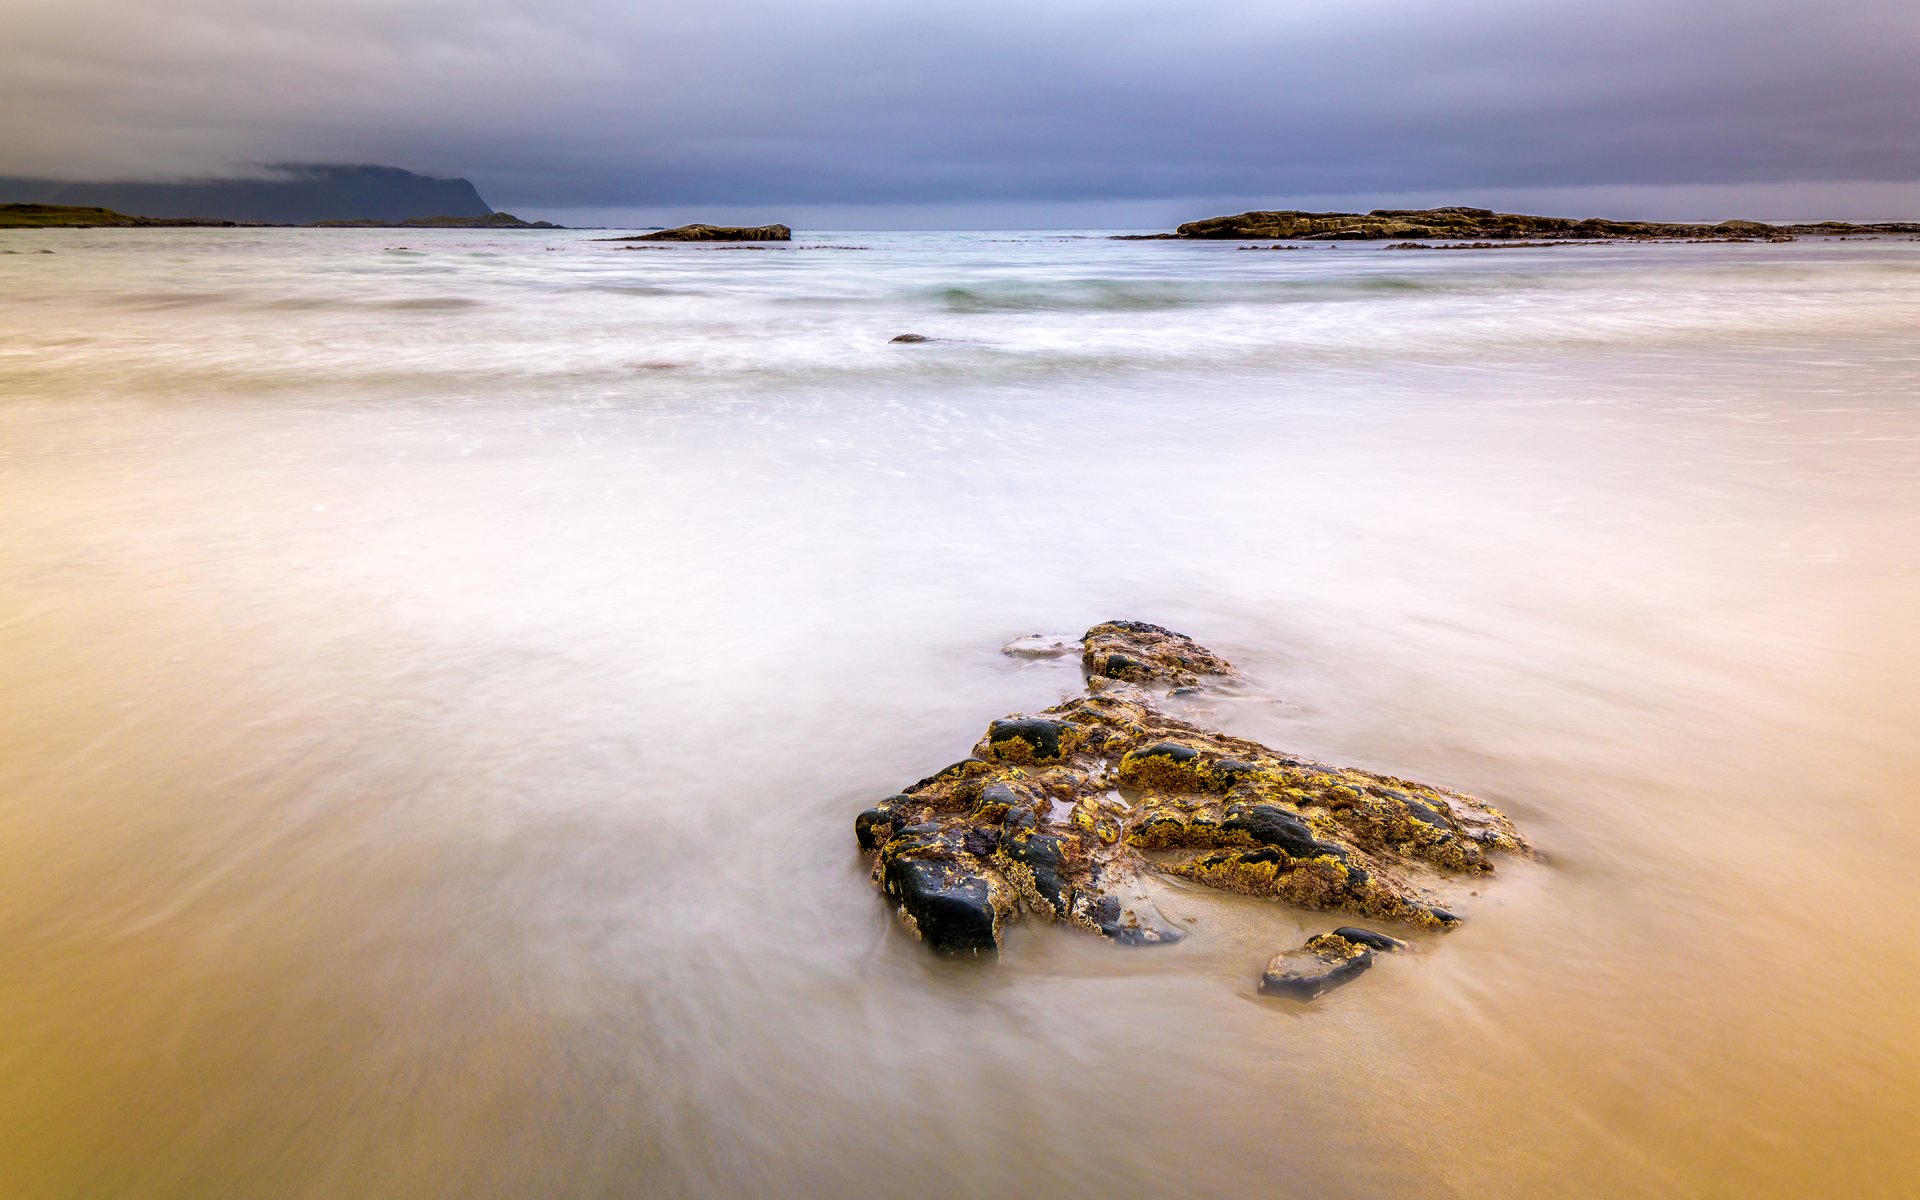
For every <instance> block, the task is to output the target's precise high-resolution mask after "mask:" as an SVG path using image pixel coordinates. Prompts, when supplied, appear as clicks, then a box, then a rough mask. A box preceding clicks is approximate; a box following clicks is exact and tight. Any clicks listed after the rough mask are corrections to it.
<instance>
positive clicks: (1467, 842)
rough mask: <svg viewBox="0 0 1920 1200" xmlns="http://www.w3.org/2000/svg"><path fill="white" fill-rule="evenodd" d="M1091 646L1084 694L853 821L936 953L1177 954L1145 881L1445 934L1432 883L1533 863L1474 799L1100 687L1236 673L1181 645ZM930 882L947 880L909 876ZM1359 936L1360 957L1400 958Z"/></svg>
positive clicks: (1126, 641)
mask: <svg viewBox="0 0 1920 1200" xmlns="http://www.w3.org/2000/svg"><path fill="white" fill-rule="evenodd" d="M1036 636H1037V635H1036ZM1081 645H1082V648H1083V654H1082V664H1083V667H1084V668H1085V670H1086V672H1087V686H1088V690H1087V691H1086V692H1084V693H1082V694H1080V695H1078V696H1075V697H1073V698H1071V699H1068V700H1065V701H1063V702H1061V703H1060V704H1056V705H1054V706H1053V707H1051V708H1048V709H1046V710H1044V711H1041V712H1037V713H1030V714H1015V715H1013V716H1009V717H1004V718H1002V719H1000V720H998V721H994V722H992V723H991V724H990V725H989V727H988V729H987V732H986V735H985V736H984V737H983V738H982V739H981V740H980V741H979V742H978V743H977V744H976V745H975V746H974V748H973V752H972V756H971V757H969V758H965V759H962V760H961V761H959V762H956V763H954V764H952V765H951V766H948V767H946V768H944V769H942V770H940V771H937V772H935V773H934V774H932V775H929V776H928V777H926V778H925V779H922V780H920V781H918V782H917V783H914V784H912V785H911V786H909V787H907V788H904V789H902V791H901V792H900V793H899V794H898V795H894V796H890V797H887V798H886V799H884V800H882V801H880V802H878V803H877V804H875V805H874V806H873V807H872V808H870V809H868V810H867V811H866V812H863V813H861V814H860V816H859V817H858V818H857V819H856V821H855V834H856V836H857V838H858V839H859V842H860V846H861V849H863V850H865V851H866V852H868V853H870V854H872V855H874V879H875V881H876V882H878V883H879V884H881V886H882V887H883V888H884V889H885V891H886V893H887V895H888V896H889V897H891V898H892V899H893V900H894V901H895V903H896V905H897V906H898V907H899V909H900V911H901V913H902V915H903V916H904V917H906V918H910V924H911V925H912V927H913V928H914V929H915V930H916V931H917V932H918V933H919V934H920V935H921V936H922V937H923V938H926V939H927V940H928V941H929V942H930V943H933V944H935V948H936V949H943V952H951V950H952V948H953V947H959V948H961V949H968V950H973V951H983V950H984V949H986V948H987V945H988V944H989V943H991V944H993V945H998V943H999V939H1000V934H1001V931H1002V930H1003V929H1004V928H1005V926H1006V924H1007V923H1008V922H1010V921H1013V920H1017V919H1019V917H1020V916H1021V915H1022V913H1025V914H1027V915H1031V916H1034V917H1036V918H1040V919H1045V920H1058V921H1063V922H1065V923H1067V924H1070V925H1074V926H1077V927H1080V928H1083V929H1087V930H1089V931H1092V932H1096V933H1099V934H1101V935H1103V936H1105V937H1107V938H1109V939H1112V940H1113V941H1115V942H1118V943H1122V944H1127V945H1142V944H1155V943H1163V942H1171V941H1175V940H1178V938H1179V937H1180V936H1182V934H1181V931H1180V930H1179V929H1177V928H1175V927H1174V926H1173V925H1172V923H1171V922H1169V921H1167V920H1166V918H1165V917H1164V916H1162V915H1161V914H1160V913H1159V912H1158V911H1157V909H1155V908H1154V906H1153V903H1152V901H1151V899H1150V898H1148V896H1147V893H1146V891H1145V890H1144V888H1143V886H1142V883H1143V879H1144V877H1145V876H1147V875H1149V874H1161V875H1166V876H1171V877H1175V878H1178V879H1182V880H1186V881H1189V882H1191V883H1197V884H1202V885H1205V886H1207V887H1212V888H1218V889H1221V890H1223V891H1232V892H1240V893H1244V894H1247V895H1253V896H1263V897H1268V898H1272V899H1278V900H1282V901H1285V902H1287V903H1289V904H1293V905H1296V906H1299V907H1303V908H1309V909H1322V910H1337V911H1344V912H1350V913H1354V914H1356V915H1359V916H1364V917H1368V918H1371V919H1373V920H1379V921H1398V922H1402V923H1404V924H1406V925H1409V926H1413V927H1416V928H1427V929H1439V928H1444V927H1446V926H1447V925H1449V924H1451V923H1453V922H1454V921H1455V920H1457V918H1456V917H1455V916H1454V915H1453V913H1452V912H1450V911H1448V910H1447V909H1446V908H1444V907H1441V906H1440V904H1439V901H1440V900H1441V897H1440V896H1438V895H1436V894H1434V893H1433V891H1432V890H1431V889H1432V887H1433V886H1434V884H1435V883H1436V882H1438V881H1443V880H1445V879H1446V878H1447V877H1448V876H1467V877H1471V878H1478V877H1480V876H1483V875H1486V874H1487V873H1489V872H1491V871H1492V870H1493V869H1494V868H1493V862H1492V858H1493V856H1495V855H1498V854H1512V855H1524V854H1526V853H1528V848H1527V845H1526V843H1525V842H1524V841H1523V840H1522V839H1521V837H1520V835H1519V834H1518V832H1516V831H1515V830H1514V828H1513V825H1512V823H1511V822H1510V821H1508V820H1507V818H1506V817H1505V816H1504V815H1502V814H1501V813H1500V812H1499V811H1498V810H1497V809H1494V808H1492V807H1490V806H1488V805H1486V804H1484V803H1482V802H1481V801H1479V800H1476V799H1474V798H1473V797H1471V796H1468V795H1465V794H1463V793H1460V792H1454V791H1449V790H1447V789H1445V788H1438V787H1431V786H1428V785H1424V784H1419V783H1414V782H1411V781H1409V780H1405V779H1400V778H1396V777H1392V776H1386V775H1378V774H1374V773H1372V772H1369V771H1361V770H1357V769H1354V768H1350V767H1338V766H1331V765H1328V764H1325V763H1319V762H1315V761H1312V760H1310V759H1305V758H1301V757H1298V756H1295V755H1291V754H1285V753H1282V752H1279V751H1276V750H1273V749H1270V748H1269V747H1266V746H1263V745H1261V744H1260V743H1258V742H1252V741H1248V740H1246V739H1243V738H1236V737H1232V736H1229V735H1227V734H1224V733H1219V732H1216V731H1213V730H1208V729H1204V728H1202V727H1200V726H1198V725H1194V724H1192V723H1189V722H1187V721H1185V720H1181V719H1179V718H1177V717H1174V716H1170V715H1168V714H1166V713H1164V712H1162V711H1160V709H1159V708H1158V707H1156V701H1155V697H1154V695H1153V694H1152V693H1151V692H1149V691H1148V690H1147V688H1146V687H1145V686H1142V684H1140V683H1135V682H1130V681H1128V680H1126V679H1124V678H1115V677H1112V676H1110V675H1108V674H1105V673H1104V672H1107V671H1111V670H1113V669H1114V668H1115V663H1114V660H1115V659H1116V658H1124V659H1125V660H1126V661H1125V663H1123V664H1122V665H1121V668H1120V669H1121V670H1122V672H1123V673H1124V674H1131V675H1137V676H1140V677H1142V678H1144V679H1145V680H1147V681H1148V682H1152V683H1156V684H1164V683H1165V682H1167V681H1168V680H1169V679H1170V678H1174V677H1179V676H1183V675H1184V676H1190V677H1192V678H1193V679H1194V680H1195V681H1196V682H1197V681H1200V680H1204V679H1217V678H1220V677H1222V676H1225V675H1228V674H1230V673H1231V672H1232V670H1233V668H1232V667H1231V666H1230V665H1228V663H1227V662H1226V660H1225V659H1222V658H1220V657H1219V656H1218V655H1216V654H1214V653H1213V652H1212V651H1210V650H1208V649H1206V648H1205V647H1203V646H1200V645H1199V644H1197V643H1195V642H1194V641H1193V640H1192V639H1191V638H1188V637H1186V636H1185V635H1183V634H1178V633H1174V632H1172V631H1171V630H1167V629H1164V628H1162V627H1160V626H1157V625H1145V624H1141V623H1137V622H1128V621H1111V622H1107V623H1105V624H1102V625H1096V626H1095V627H1094V628H1092V629H1090V630H1088V631H1087V633H1086V635H1085V637H1084V638H1082V639H1081ZM1183 686H1191V685H1183ZM926 863H937V864H939V865H938V868H937V869H936V868H935V867H932V866H925V865H910V864H926ZM1351 932H1353V933H1354V934H1355V935H1356V937H1355V939H1353V940H1351V941H1350V942H1349V943H1348V944H1350V945H1352V946H1353V947H1355V948H1356V949H1358V950H1368V949H1371V948H1387V947H1386V946H1383V945H1382V943H1394V945H1396V946H1397V945H1398V943H1397V942H1394V939H1391V938H1388V937H1386V936H1385V935H1383V934H1374V933H1371V932H1370V931H1365V930H1358V929H1353V930H1351ZM1323 936H1331V935H1323ZM1369 939H1371V940H1369ZM1329 946H1330V944H1328V945H1323V946H1321V949H1322V950H1325V949H1328V948H1329ZM1331 948H1332V949H1336V950H1337V949H1338V947H1331ZM1345 957H1353V956H1351V955H1348V956H1345ZM1342 961H1343V962H1344V961H1345V958H1343V959H1342ZM1358 969H1360V968H1352V970H1356V971H1357V970H1358Z"/></svg>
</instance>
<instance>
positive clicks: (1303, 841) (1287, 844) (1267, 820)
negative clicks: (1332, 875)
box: [1220, 804, 1346, 858]
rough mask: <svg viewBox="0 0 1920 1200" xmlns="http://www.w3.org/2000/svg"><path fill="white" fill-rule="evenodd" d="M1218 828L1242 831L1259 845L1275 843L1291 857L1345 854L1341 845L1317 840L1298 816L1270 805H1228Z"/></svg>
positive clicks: (1338, 856)
mask: <svg viewBox="0 0 1920 1200" xmlns="http://www.w3.org/2000/svg"><path fill="white" fill-rule="evenodd" d="M1220 827H1221V828H1222V829H1225V830H1227V831H1228V832H1229V833H1234V832H1238V833H1244V834H1246V835H1247V836H1248V837H1251V838H1252V839H1253V840H1254V841H1256V842H1258V843H1259V844H1260V845H1262V846H1276V847H1278V848H1279V849H1281V850H1284V851H1286V852H1287V854H1289V855H1290V856H1292V857H1294V858H1318V857H1319V856H1321V855H1323V854H1330V855H1333V856H1334V857H1335V858H1344V857H1345V856H1346V851H1345V848H1344V847H1341V846H1337V845H1334V844H1333V843H1331V842H1323V841H1321V840H1320V839H1319V838H1317V837H1315V836H1314V835H1313V829H1312V827H1311V826H1309V825H1308V824H1307V823H1306V821H1304V820H1302V819H1301V818H1300V817H1299V815H1297V814H1295V813H1290V812H1288V811H1287V810H1286V809H1284V808H1280V807H1278V806H1277V805H1273V804H1235V805H1231V806H1230V807H1228V809H1227V819H1226V820H1225V821H1224V822H1222V823H1221V826H1220Z"/></svg>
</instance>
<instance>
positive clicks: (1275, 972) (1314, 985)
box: [1260, 933, 1373, 1000]
mask: <svg viewBox="0 0 1920 1200" xmlns="http://www.w3.org/2000/svg"><path fill="white" fill-rule="evenodd" d="M1372 965H1373V951H1371V950H1369V949H1367V948H1366V947H1365V946H1362V945H1360V944H1359V943H1357V942H1350V941H1348V940H1347V939H1345V938H1343V937H1335V936H1333V935H1331V934H1324V933H1323V934H1321V935H1320V936H1319V937H1316V938H1312V939H1310V940H1309V941H1308V942H1307V944H1306V945H1305V946H1302V947H1301V948H1300V949H1298V950H1288V951H1285V952H1284V953H1281V954H1276V955H1274V956H1273V959H1272V961H1270V962H1268V963H1267V969H1266V972H1265V973H1264V974H1262V975H1261V976H1260V992H1261V994H1262V995H1267V996H1286V997H1289V998H1291V999H1294V1000H1311V999H1313V998H1314V997H1316V996H1319V995H1323V994H1324V993H1326V992H1329V991H1332V990H1333V989H1334V988H1337V987H1339V986H1340V985H1341V984H1343V983H1351V982H1352V981H1353V980H1355V979H1357V978H1359V977H1360V975H1361V974H1362V973H1363V972H1365V971H1366V969H1367V968H1368V967H1371V966H1372Z"/></svg>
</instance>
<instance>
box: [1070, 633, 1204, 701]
mask: <svg viewBox="0 0 1920 1200" xmlns="http://www.w3.org/2000/svg"><path fill="white" fill-rule="evenodd" d="M1081 642H1082V644H1083V646H1084V647H1085V649H1084V650H1083V652H1082V656H1081V664H1082V665H1083V666H1084V667H1085V668H1086V671H1087V674H1089V675H1104V676H1106V677H1107V678H1109V679H1120V680H1125V681H1127V682H1129V683H1162V682H1164V683H1170V684H1174V685H1176V686H1192V685H1194V684H1198V683H1199V682H1200V680H1201V677H1202V676H1205V675H1231V674H1233V666H1232V664H1231V663H1229V662H1227V660H1226V659H1224V658H1221V657H1220V656H1219V655H1217V654H1215V653H1213V651H1211V650H1208V649H1207V648H1206V647H1205V646H1202V645H1200V644H1199V643H1198V642H1196V641H1194V640H1193V639H1192V638H1190V637H1188V636H1187V635H1186V634H1184V633H1175V632H1173V631H1172V630H1171V629H1166V628H1163V627H1161V626H1159V625H1149V624H1147V623H1146V622H1144V621H1106V622H1103V623H1102V624H1099V625H1095V626H1094V627H1093V628H1092V629H1089V630H1087V632H1086V636H1085V637H1083V638H1082V639H1081Z"/></svg>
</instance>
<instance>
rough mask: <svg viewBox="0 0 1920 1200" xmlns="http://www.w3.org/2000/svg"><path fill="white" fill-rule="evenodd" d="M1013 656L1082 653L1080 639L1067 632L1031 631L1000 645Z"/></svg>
mask: <svg viewBox="0 0 1920 1200" xmlns="http://www.w3.org/2000/svg"><path fill="white" fill-rule="evenodd" d="M1000 653H1002V654H1005V655H1009V656H1011V657H1013V658H1065V657H1066V656H1067V655H1069V654H1079V653H1080V639H1079V638H1077V637H1074V636H1073V635H1072V634H1067V633H1030V634H1028V635H1027V636H1025V637H1017V638H1015V639H1013V640H1012V641H1010V642H1008V643H1007V644H1006V645H1004V646H1002V647H1000Z"/></svg>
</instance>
